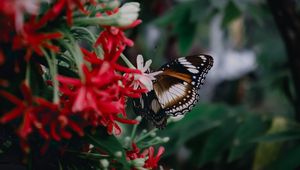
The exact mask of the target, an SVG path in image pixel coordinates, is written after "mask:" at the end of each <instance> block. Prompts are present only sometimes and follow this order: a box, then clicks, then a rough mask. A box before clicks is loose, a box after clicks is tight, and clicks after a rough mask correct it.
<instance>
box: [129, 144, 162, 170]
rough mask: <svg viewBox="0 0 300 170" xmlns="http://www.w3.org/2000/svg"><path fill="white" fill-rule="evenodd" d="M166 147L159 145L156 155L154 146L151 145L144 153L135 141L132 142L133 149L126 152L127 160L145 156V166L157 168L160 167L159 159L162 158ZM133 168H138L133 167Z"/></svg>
mask: <svg viewBox="0 0 300 170" xmlns="http://www.w3.org/2000/svg"><path fill="white" fill-rule="evenodd" d="M164 151H165V149H164V147H162V146H161V147H159V148H158V152H157V154H156V156H155V155H154V148H153V147H152V146H151V147H149V148H148V149H145V150H144V151H143V152H142V153H140V149H139V148H138V147H137V145H136V144H135V143H132V150H129V151H127V152H126V158H127V160H135V159H139V158H145V163H144V165H143V168H147V169H155V168H157V167H158V161H159V160H160V158H161V155H162V154H163V153H164ZM132 169H133V170H135V169H136V168H135V167H133V168H132Z"/></svg>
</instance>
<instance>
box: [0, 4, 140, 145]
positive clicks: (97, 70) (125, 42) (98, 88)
mask: <svg viewBox="0 0 300 170" xmlns="http://www.w3.org/2000/svg"><path fill="white" fill-rule="evenodd" d="M87 2H89V3H92V4H95V1H94V0H89V1H82V0H57V1H54V3H53V5H52V7H51V8H50V9H48V10H46V12H45V13H44V14H42V15H41V16H39V17H37V14H38V13H34V12H31V11H30V9H31V8H33V7H34V9H35V10H37V11H38V8H39V4H38V3H36V1H35V0H28V1H22V0H3V1H0V16H1V18H0V25H1V27H0V31H1V35H0V44H1V43H11V44H12V51H16V50H20V51H24V52H25V57H24V58H25V60H26V61H31V57H32V54H33V53H34V54H37V55H39V56H44V55H45V54H44V51H45V52H48V51H52V52H55V53H56V55H59V54H58V52H59V47H58V46H56V45H53V44H54V43H52V42H51V41H53V40H55V39H58V38H61V37H62V36H63V34H62V33H60V32H54V33H53V32H52V33H48V32H46V31H45V30H47V29H46V28H43V27H44V26H45V25H46V24H47V23H48V22H50V21H53V20H55V19H57V18H58V16H59V15H61V14H64V12H65V13H66V17H67V23H68V25H70V24H71V23H72V11H73V10H74V9H75V8H78V9H80V11H81V12H82V13H85V14H87V13H89V11H86V10H85V8H84V5H85V4H86V3H87ZM25 5H31V8H29V7H28V9H27V8H25ZM7 7H12V8H7ZM18 9H23V10H22V11H21V12H22V13H17V12H18ZM24 9H25V10H24ZM114 11H117V10H114ZM19 12H20V11H19ZM25 13H26V14H30V15H28V16H27V17H26V18H30V20H29V21H27V22H24V23H23V21H19V20H20V17H21V18H23V17H24V16H23V15H24V14H25ZM108 14H109V13H108ZM111 14H113V13H111ZM20 15H21V16H20ZM2 16H3V17H2ZM24 18H25V17H24ZM139 23H141V21H140V20H136V21H134V22H133V23H132V24H131V25H130V26H128V27H126V28H125V27H124V28H118V27H113V26H103V27H104V30H103V31H102V32H101V33H100V35H99V38H98V39H97V41H96V42H95V44H94V45H95V46H97V45H101V47H102V49H103V51H104V57H103V59H100V57H99V56H97V55H96V53H95V52H90V51H88V50H86V49H84V48H82V49H81V51H82V53H83V55H84V62H83V64H82V65H81V70H79V71H78V72H82V73H83V74H82V75H81V76H80V78H74V77H66V76H63V75H60V76H58V77H54V78H57V79H58V81H59V92H60V93H59V95H60V100H59V101H57V103H52V102H50V101H48V100H46V99H44V98H42V97H38V96H34V95H33V94H32V93H31V90H30V87H29V86H28V85H27V84H22V85H21V92H22V95H23V99H19V98H18V97H16V96H14V95H12V94H10V93H8V92H6V91H4V90H1V91H0V97H1V98H6V99H7V100H8V101H10V102H12V103H13V104H15V107H14V108H13V109H12V110H10V111H8V112H7V113H4V114H2V116H1V118H0V122H1V123H8V122H12V121H14V120H16V119H17V120H21V125H20V126H19V128H18V130H17V134H18V135H19V136H20V138H21V140H22V142H23V145H26V141H27V139H28V136H29V135H30V134H32V133H34V132H37V133H39V134H40V136H41V137H42V138H44V139H45V140H46V141H49V140H51V139H53V140H56V141H59V140H61V139H69V138H71V137H72V133H73V132H75V133H77V134H78V135H80V136H82V135H84V129H85V127H87V126H92V127H98V126H104V127H107V131H108V133H109V134H113V133H114V134H120V133H121V128H120V126H119V125H118V123H117V122H120V123H126V124H135V123H137V121H136V120H129V119H128V118H127V115H126V112H125V107H126V99H127V97H139V96H140V95H141V93H144V92H145V91H146V90H145V89H134V88H133V87H134V86H133V84H132V82H133V78H134V76H128V75H130V74H141V72H140V71H139V70H137V69H130V68H127V67H124V66H122V65H120V64H118V63H117V60H118V58H119V56H120V55H121V53H122V52H123V50H124V49H125V48H126V46H132V45H133V42H132V41H131V40H130V39H128V38H127V37H126V36H125V34H124V32H123V31H124V30H125V29H127V28H132V27H134V26H136V25H138V24H139ZM16 25H19V26H21V28H16ZM2 38H3V39H2ZM4 55H5V54H4V53H3V52H2V49H1V47H0V63H4V61H3V60H4V58H5V56H4ZM36 64H39V63H36ZM48 64H49V63H48ZM49 67H50V66H49ZM124 73H126V74H124ZM27 81H29V80H27ZM50 84H51V83H50ZM53 86H54V84H53ZM16 122H18V121H16Z"/></svg>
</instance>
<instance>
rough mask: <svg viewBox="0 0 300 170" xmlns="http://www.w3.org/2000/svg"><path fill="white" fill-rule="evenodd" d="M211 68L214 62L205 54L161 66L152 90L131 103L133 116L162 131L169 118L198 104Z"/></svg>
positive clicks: (182, 58) (183, 58)
mask: <svg viewBox="0 0 300 170" xmlns="http://www.w3.org/2000/svg"><path fill="white" fill-rule="evenodd" d="M212 65H213V58H212V57H211V56H209V55H204V54H201V55H194V56H188V57H181V58H178V59H176V60H174V61H172V62H170V63H167V64H165V65H163V66H162V67H161V68H160V69H159V70H160V71H162V72H161V73H160V74H158V75H157V76H156V77H155V78H156V80H154V81H153V90H152V91H150V92H148V93H147V94H145V95H143V96H142V97H141V98H140V99H136V100H134V107H135V108H136V109H135V110H136V111H135V112H137V113H140V114H141V115H142V116H143V117H145V118H146V119H148V120H149V121H151V122H153V124H154V125H155V126H156V127H158V128H163V127H165V126H166V122H167V118H168V117H169V116H177V115H181V114H185V113H187V112H189V111H190V110H191V109H192V107H193V106H194V105H195V104H196V103H197V101H198V100H199V94H198V92H199V89H200V87H201V86H202V85H203V83H204V79H205V77H206V74H207V72H208V70H210V68H211V67H212ZM139 106H140V107H139ZM142 106H143V107H142Z"/></svg>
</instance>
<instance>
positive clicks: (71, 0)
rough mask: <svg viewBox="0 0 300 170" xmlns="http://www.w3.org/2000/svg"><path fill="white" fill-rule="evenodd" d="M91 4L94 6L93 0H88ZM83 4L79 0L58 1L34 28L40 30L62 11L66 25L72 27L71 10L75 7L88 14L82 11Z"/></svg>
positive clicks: (83, 10) (85, 12) (86, 12)
mask: <svg viewBox="0 0 300 170" xmlns="http://www.w3.org/2000/svg"><path fill="white" fill-rule="evenodd" d="M89 2H90V3H91V4H94V5H95V3H96V2H95V0H89ZM84 4H85V2H83V1H81V0H58V1H57V2H56V3H55V4H54V5H53V7H52V8H51V9H49V10H48V11H47V12H46V13H45V15H43V17H42V18H41V19H40V21H39V22H38V23H37V25H36V27H38V28H40V27H42V26H43V25H45V24H46V23H47V22H48V21H51V20H54V19H55V18H57V16H58V15H59V14H61V13H62V12H63V11H64V10H65V11H66V16H67V23H68V25H72V22H73V21H72V20H73V19H72V15H73V10H74V8H75V7H77V8H78V9H79V10H80V11H81V12H82V13H84V14H88V11H86V10H85V9H84Z"/></svg>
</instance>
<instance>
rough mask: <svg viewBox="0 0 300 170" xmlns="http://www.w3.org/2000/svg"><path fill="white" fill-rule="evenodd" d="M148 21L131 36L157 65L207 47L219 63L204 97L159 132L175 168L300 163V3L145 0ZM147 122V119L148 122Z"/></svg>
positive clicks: (132, 51)
mask: <svg viewBox="0 0 300 170" xmlns="http://www.w3.org/2000/svg"><path fill="white" fill-rule="evenodd" d="M138 2H140V3H141V8H142V9H141V15H140V18H141V19H142V20H143V24H141V25H140V26H138V28H136V29H134V30H133V31H131V32H128V36H129V37H130V38H132V39H133V40H134V41H135V46H134V47H133V48H128V49H127V51H126V53H127V56H132V60H131V61H132V62H133V63H135V61H134V58H135V57H136V55H138V54H142V55H143V56H144V58H146V59H152V61H153V64H152V67H153V68H152V69H158V68H159V67H160V66H162V65H163V64H164V63H166V62H169V61H171V60H174V59H176V58H178V57H183V56H187V55H193V54H199V53H205V54H209V55H211V56H213V58H214V61H215V62H214V66H213V68H212V70H211V71H210V72H209V73H208V77H207V79H206V83H205V84H204V86H203V87H202V88H201V90H200V94H201V96H200V102H199V103H198V105H197V106H196V107H195V108H194V109H193V110H192V111H191V112H190V113H188V114H186V115H185V117H184V118H183V119H181V120H180V121H178V122H176V123H170V124H169V125H168V126H167V128H166V129H164V130H161V131H159V135H161V136H168V137H170V141H169V142H168V143H167V144H165V146H164V147H165V148H166V153H165V154H164V157H163V160H162V161H161V164H162V165H163V166H164V168H166V169H168V168H173V169H212V170H219V169H255V170H259V169H297V168H298V167H300V145H299V138H300V131H299V121H300V102H299V101H300V100H299V97H300V95H299V91H300V89H299V88H300V83H299V81H300V49H298V48H300V19H299V18H300V2H299V1H293V0H286V1H281V0H273V1H272V0H269V1H266V0H151V1H149V0H140V1H138ZM145 124H146V122H145Z"/></svg>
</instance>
